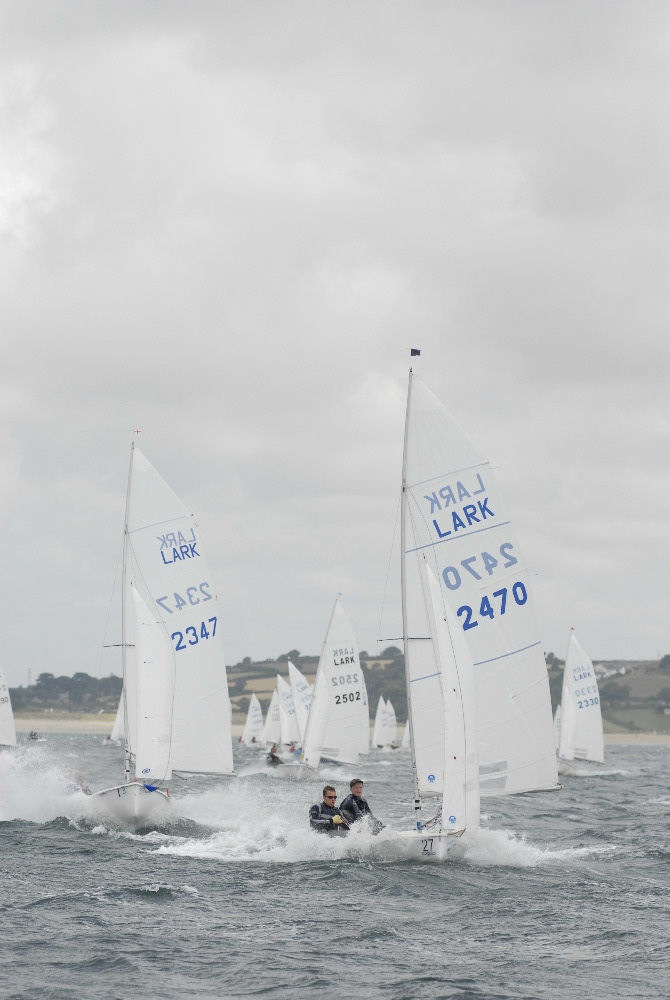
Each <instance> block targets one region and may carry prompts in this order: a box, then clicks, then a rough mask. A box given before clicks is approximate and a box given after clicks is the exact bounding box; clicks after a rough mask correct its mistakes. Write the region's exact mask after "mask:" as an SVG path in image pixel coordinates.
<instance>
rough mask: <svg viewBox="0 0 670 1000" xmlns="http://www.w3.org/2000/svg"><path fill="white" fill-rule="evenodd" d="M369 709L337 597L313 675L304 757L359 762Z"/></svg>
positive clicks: (311, 762) (314, 763) (312, 764)
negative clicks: (312, 690) (314, 674)
mask: <svg viewBox="0 0 670 1000" xmlns="http://www.w3.org/2000/svg"><path fill="white" fill-rule="evenodd" d="M369 735H370V715H369V711H368V695H367V689H366V686H365V678H364V676H363V671H362V669H361V664H360V660H359V658H358V644H357V642H356V636H355V634H354V630H353V628H352V626H351V623H350V622H349V619H348V618H347V616H346V614H345V613H344V610H343V608H342V605H341V603H340V600H339V598H336V600H335V605H334V607H333V611H332V614H331V616H330V621H329V622H328V628H327V629H326V637H325V639H324V642H323V649H322V650H321V656H320V657H319V664H318V667H317V670H316V677H315V680H314V696H313V698H312V703H311V706H310V710H309V716H308V719H307V726H306V729H305V739H304V745H303V753H302V760H303V761H304V763H305V764H306V765H308V767H309V768H311V769H313V770H315V769H316V768H318V766H319V764H320V762H321V761H322V760H324V759H325V760H328V761H329V762H335V763H341V764H357V763H358V758H359V754H362V753H367V751H368V741H369Z"/></svg>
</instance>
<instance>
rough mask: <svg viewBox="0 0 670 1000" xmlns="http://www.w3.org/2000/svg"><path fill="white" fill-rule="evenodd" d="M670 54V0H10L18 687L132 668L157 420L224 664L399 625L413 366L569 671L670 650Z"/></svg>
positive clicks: (10, 443) (7, 563)
mask: <svg viewBox="0 0 670 1000" xmlns="http://www.w3.org/2000/svg"><path fill="white" fill-rule="evenodd" d="M669 66H670V6H669V5H668V4H667V2H666V0H659V2H645V0H634V2H629V3H623V2H612V0H603V2H602V3H598V2H590V0H579V2H576V0H574V2H570V0H548V2H542V0H525V2H516V0H509V2H505V0H490V2H478V0H461V2H449V0H439V2H438V0H436V2H421V0H411V2H410V0H406V2H403V3H397V2H393V0H378V2H372V0H370V2H366V0H349V2H347V0H337V2H335V0H327V2H319V0H304V2H298V0H283V2H272V0H263V2H256V3H254V2H252V0H238V2H230V0H211V2H210V0H201V2H198V0H194V2H189V3H184V2H183V0H178V2H177V0H175V2H168V0H161V2H157V0H153V2H152V0H147V2H137V0H132V2H122V0H114V2H111V0H106V2H96V0H67V2H63V0H60V2H49V0H41V2H35V0H21V2H20V3H7V2H3V3H2V5H1V6H0V136H1V144H0V329H1V335H2V348H3V349H2V365H1V368H0V379H1V380H2V396H1V398H2V425H1V427H2V429H1V437H0V497H1V501H0V502H1V508H2V519H3V527H4V531H3V535H4V555H3V560H2V565H3V572H2V591H1V599H2V608H3V615H2V634H3V653H2V666H3V667H4V670H5V673H6V675H7V678H8V681H9V683H10V684H18V683H26V682H27V679H28V670H29V669H30V670H31V671H32V678H33V680H34V679H35V678H36V676H37V675H38V674H39V673H40V672H42V671H51V672H53V673H56V674H60V673H66V674H67V673H73V672H75V671H77V670H84V671H86V672H89V673H93V674H96V673H98V672H100V671H101V672H102V673H103V674H106V673H108V672H109V671H110V670H114V671H115V672H117V673H118V672H120V666H119V664H118V662H117V661H116V660H115V659H114V658H113V656H115V654H105V656H104V657H103V656H102V654H101V646H102V644H103V643H104V642H115V641H118V639H119V635H118V625H117V622H116V614H115V612H114V610H112V611H111V612H110V600H111V596H112V592H113V586H114V578H115V574H116V572H117V565H118V556H119V550H120V540H121V528H122V520H123V502H124V491H125V480H126V474H127V460H128V449H129V445H130V441H131V436H132V430H133V429H134V428H141V430H142V434H141V440H140V447H141V448H142V449H143V451H144V452H145V454H146V455H147V457H148V458H149V460H150V461H151V462H152V463H153V464H154V465H155V466H156V467H157V469H158V470H159V471H160V472H161V474H162V475H163V476H164V478H165V479H166V480H167V481H168V482H169V483H170V485H171V486H172V488H173V489H174V490H175V492H176V493H177V494H178V495H179V496H180V497H181V498H182V499H183V501H184V502H185V503H186V504H187V505H188V506H189V507H190V508H191V509H192V510H194V511H196V512H197V513H198V515H199V521H200V524H201V526H202V530H203V533H204V535H205V538H206V539H207V542H208V556H209V563H210V568H211V571H212V575H213V577H214V579H215V580H216V581H217V583H218V588H219V592H220V594H221V596H222V600H223V612H224V621H225V635H226V650H227V653H226V659H227V661H228V662H230V663H232V662H236V661H237V660H239V659H241V658H242V657H243V656H245V655H249V656H251V657H253V658H265V657H269V656H274V655H276V654H279V653H281V652H286V651H288V650H289V649H291V648H293V647H297V648H298V649H299V650H301V651H302V652H306V653H307V652H309V653H318V652H319V651H320V647H321V643H322V640H323V633H324V630H325V627H326V624H327V620H328V617H329V614H330V610H331V605H332V601H333V599H334V596H335V594H336V593H338V592H341V593H342V594H343V602H344V606H345V609H346V610H347V612H348V614H349V616H350V617H351V619H352V621H353V623H354V625H355V628H356V630H357V632H358V635H359V638H360V643H361V647H362V648H365V649H367V650H368V651H369V652H375V651H377V650H378V649H379V648H380V647H379V644H378V643H377V639H378V638H382V639H386V638H389V637H393V636H396V635H399V634H400V633H399V631H398V630H399V628H400V625H399V614H398V609H399V597H398V592H397V591H398V574H397V543H396V548H395V551H394V554H393V558H392V573H391V577H390V579H389V584H388V593H387V597H386V601H385V610H384V614H383V616H382V626H381V628H380V626H379V621H380V612H381V609H382V605H383V603H384V592H385V588H386V575H387V565H388V562H389V553H390V551H391V546H392V542H393V532H394V523H395V518H396V511H397V506H398V490H399V478H400V463H401V451H402V425H403V419H404V396H405V389H406V377H407V368H408V362H409V358H408V348H409V347H410V346H419V347H421V348H422V352H423V353H422V357H421V359H420V362H419V364H418V365H417V370H418V371H419V372H420V373H421V374H422V376H423V377H424V379H425V380H426V381H427V382H428V384H429V385H430V386H431V388H432V389H433V390H434V391H435V392H436V394H437V395H438V396H439V397H440V398H441V399H442V400H443V401H444V402H445V404H446V405H447V406H448V408H449V409H450V410H451V412H452V413H453V414H454V415H455V416H456V418H457V419H458V421H459V422H460V424H461V425H462V426H463V427H464V428H465V429H466V430H467V432H468V433H469V434H470V436H471V437H472V439H473V441H474V442H475V443H476V445H477V447H478V448H479V450H480V451H481V452H482V453H483V454H485V455H487V456H489V457H490V458H491V459H492V460H493V461H494V462H495V463H496V465H498V466H499V468H500V472H499V475H500V477H501V481H502V485H503V489H504V492H505V495H506V498H507V506H508V507H509V510H510V513H511V514H512V517H513V519H514V521H515V524H516V527H517V532H518V535H519V539H520V541H521V544H522V545H523V547H524V549H525V552H526V556H527V559H528V562H529V563H530V565H531V566H532V567H533V569H534V570H535V572H536V574H537V575H536V577H535V582H536V588H535V598H536V606H537V612H538V616H539V619H540V631H541V635H542V637H543V641H544V644H545V649H546V650H547V651H548V650H552V651H554V652H555V653H557V654H558V655H560V656H562V657H563V656H564V655H565V649H566V646H567V637H568V629H569V627H570V626H571V625H574V626H575V628H576V629H577V631H578V635H579V637H580V639H581V642H582V644H583V645H584V647H585V648H586V649H587V650H588V651H589V652H590V653H591V655H592V657H593V658H594V659H597V658H619V657H621V658H634V657H641V658H653V657H656V656H657V655H659V654H662V653H666V652H669V651H670V627H669V623H670V607H669V600H668V584H669V575H670V574H669V573H668V564H669V558H670V544H669V541H670V540H669V532H668V512H669V506H670V421H669V417H668V398H669V393H668V389H669V385H668V377H669V372H670V357H669V355H670V346H669V344H670V336H669V332H668V329H667V314H668V308H667V302H668V293H667V289H668V277H669V273H668V271H669V261H670V254H669V249H670V248H669V246H668V242H669V241H668V232H669V229H668V221H669V212H668V203H669V200H670V199H669V194H670V191H669V179H670V163H669V162H668V161H669V156H668V147H669V140H668V121H670V107H669V104H670V79H669V77H670V70H669ZM108 617H109V621H108ZM380 632H381V636H380ZM384 644H385V645H386V644H388V643H384ZM110 656H112V658H110Z"/></svg>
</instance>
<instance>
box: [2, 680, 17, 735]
mask: <svg viewBox="0 0 670 1000" xmlns="http://www.w3.org/2000/svg"><path fill="white" fill-rule="evenodd" d="M0 746H3V747H15V746H16V726H15V725H14V713H13V712H12V702H11V698H10V697H9V688H8V687H7V682H6V681H5V675H4V674H3V672H2V670H0Z"/></svg>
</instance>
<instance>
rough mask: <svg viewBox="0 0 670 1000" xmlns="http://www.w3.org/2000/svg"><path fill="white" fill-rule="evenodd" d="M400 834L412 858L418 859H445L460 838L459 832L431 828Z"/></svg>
mask: <svg viewBox="0 0 670 1000" xmlns="http://www.w3.org/2000/svg"><path fill="white" fill-rule="evenodd" d="M398 836H399V837H400V838H401V839H402V840H403V842H404V843H405V844H407V845H408V847H409V858H410V860H416V861H445V860H446V859H447V855H448V854H450V853H451V851H452V850H453V849H454V847H455V846H456V844H457V843H458V841H459V839H460V837H459V835H458V834H454V833H440V832H438V833H435V832H433V831H429V830H407V831H403V832H402V833H399V834H398Z"/></svg>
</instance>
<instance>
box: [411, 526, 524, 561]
mask: <svg viewBox="0 0 670 1000" xmlns="http://www.w3.org/2000/svg"><path fill="white" fill-rule="evenodd" d="M511 523H512V522H511V521H500V522H499V523H498V524H489V525H488V526H487V527H486V528H477V529H476V530H475V531H466V532H465V533H464V534H462V535H453V536H452V537H451V538H440V539H438V540H437V541H436V542H426V544H425V545H417V547H416V548H415V549H406V551H405V555H409V554H410V552H419V551H420V550H421V549H433V548H435V546H436V545H441V544H442V542H455V541H457V540H458V539H460V538H469V537H470V535H479V534H480V533H481V532H482V531H493V529H494V528H504V527H505V525H506V524H511Z"/></svg>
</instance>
